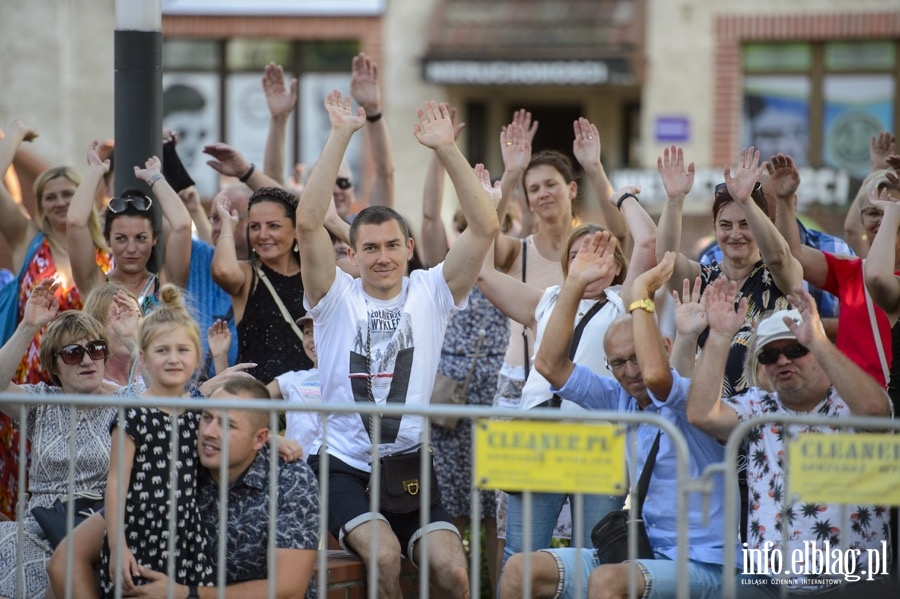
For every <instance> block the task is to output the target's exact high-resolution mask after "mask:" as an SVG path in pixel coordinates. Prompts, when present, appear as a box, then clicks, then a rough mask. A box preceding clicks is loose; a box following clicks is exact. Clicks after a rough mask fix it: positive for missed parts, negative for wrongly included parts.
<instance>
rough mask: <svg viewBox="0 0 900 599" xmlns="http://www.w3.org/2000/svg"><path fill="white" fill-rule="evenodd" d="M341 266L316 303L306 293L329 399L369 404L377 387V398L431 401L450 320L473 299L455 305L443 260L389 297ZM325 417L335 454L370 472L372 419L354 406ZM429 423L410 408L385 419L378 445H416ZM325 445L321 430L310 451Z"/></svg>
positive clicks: (391, 448) (325, 397)
mask: <svg viewBox="0 0 900 599" xmlns="http://www.w3.org/2000/svg"><path fill="white" fill-rule="evenodd" d="M335 271H336V274H335V279H334V283H333V284H332V285H331V288H330V289H329V290H328V293H326V294H325V296H324V297H322V299H321V300H319V303H318V304H317V305H316V307H315V308H310V306H309V300H308V298H304V306H305V307H306V308H307V310H309V314H310V315H311V316H312V317H313V322H314V323H315V328H314V335H315V342H316V352H317V354H318V356H319V372H320V373H321V379H322V398H323V399H322V401H323V403H325V404H332V403H333V404H344V405H347V404H353V403H354V402H358V403H361V404H364V405H366V404H369V403H370V398H369V396H370V394H371V396H372V398H373V399H374V401H375V402H376V403H377V404H385V403H388V404H398V403H399V404H406V405H409V406H418V405H426V404H427V403H428V401H429V400H430V398H431V390H432V388H433V387H434V377H435V374H436V373H437V367H438V362H439V360H440V356H441V344H442V343H443V341H444V334H445V333H446V331H447V323H448V322H449V321H450V317H451V316H453V314H455V313H456V312H457V311H458V310H460V309H462V308H465V306H466V302H467V298H463V300H462V301H461V302H460V304H459V305H454V303H453V295H452V294H451V292H450V287H449V286H448V285H447V282H446V281H445V280H444V274H443V263H442V264H438V265H437V266H435V267H434V268H431V269H429V270H417V271H414V272H413V273H412V275H411V276H410V277H404V278H403V288H402V290H401V292H400V294H399V295H397V297H395V298H392V299H390V300H387V301H384V300H377V299H375V298H372V297H370V296H368V295H367V294H366V293H365V292H364V291H363V288H362V280H361V279H354V278H353V277H351V276H350V275H348V274H346V273H345V272H343V271H341V270H340V269H337V268H336V269H335ZM369 373H371V376H370V374H369ZM370 385H371V388H370ZM326 417H327V419H328V441H327V445H328V450H329V453H331V454H332V455H334V456H336V457H338V458H339V459H341V460H343V461H344V462H346V463H347V464H349V465H350V466H353V467H354V468H358V469H360V470H364V471H366V472H368V471H370V470H371V466H370V465H369V460H370V459H371V451H372V443H373V440H372V439H371V438H370V436H369V432H368V429H369V426H370V423H369V422H368V419H364V418H363V417H362V416H361V415H359V414H354V413H346V414H342V413H332V414H328V415H327V416H326ZM423 422H424V419H423V418H422V417H421V416H411V415H405V416H403V417H402V418H399V419H396V418H382V420H381V439H380V442H379V451H381V452H382V454H387V453H393V452H396V451H400V450H403V449H407V448H409V447H412V446H413V445H416V444H417V443H419V442H420V441H421V433H422V425H423ZM323 444H324V443H323V439H322V438H321V437H320V438H318V439H316V441H315V442H314V443H313V446H312V448H311V449H310V452H311V454H313V455H314V454H316V453H317V452H318V451H319V448H320V447H321V446H322V445H323Z"/></svg>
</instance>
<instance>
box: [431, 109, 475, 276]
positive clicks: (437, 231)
mask: <svg viewBox="0 0 900 599" xmlns="http://www.w3.org/2000/svg"><path fill="white" fill-rule="evenodd" d="M450 120H451V121H453V138H454V139H459V135H460V133H462V130H463V129H464V128H465V126H466V124H465V123H459V122H457V119H456V108H454V107H452V106H451V107H450ZM446 173H447V171H445V170H444V165H443V164H441V161H440V159H439V158H438V157H437V154H434V155H432V157H431V160H429V161H428V170H427V171H426V172H425V187H424V189H423V191H422V243H421V244H420V247H421V248H422V255H423V257H424V259H425V264H427V265H428V266H434V265H435V264H437V263H439V262H441V261H442V260H443V259H444V258H446V257H447V251H448V250H449V249H450V243H449V242H448V241H447V230H446V229H445V228H444V221H443V219H442V218H441V205H442V204H443V202H444V176H445V175H446Z"/></svg>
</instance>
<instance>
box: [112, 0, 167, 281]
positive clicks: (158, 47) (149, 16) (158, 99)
mask: <svg viewBox="0 0 900 599" xmlns="http://www.w3.org/2000/svg"><path fill="white" fill-rule="evenodd" d="M115 141H116V148H115V152H116V159H115V177H116V179H115V193H116V195H121V194H122V192H123V191H124V190H126V189H129V188H137V189H141V190H143V191H144V193H146V194H150V189H149V188H148V187H147V186H146V185H145V184H144V183H143V182H141V181H138V180H137V178H136V177H135V176H134V167H135V166H136V165H139V166H140V167H141V168H143V166H144V162H146V161H147V159H148V158H150V157H151V156H159V158H160V159H162V9H161V5H160V0H116V31H115ZM152 209H153V220H154V226H155V228H156V230H157V231H162V214H161V212H160V208H159V202H154V204H153V207H152ZM157 247H158V246H157ZM157 258H158V256H157ZM157 264H158V260H157Z"/></svg>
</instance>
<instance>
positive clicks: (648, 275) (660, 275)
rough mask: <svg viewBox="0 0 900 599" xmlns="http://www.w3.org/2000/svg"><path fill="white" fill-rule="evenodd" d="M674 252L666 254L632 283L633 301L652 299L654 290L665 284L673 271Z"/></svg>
mask: <svg viewBox="0 0 900 599" xmlns="http://www.w3.org/2000/svg"><path fill="white" fill-rule="evenodd" d="M676 255H677V254H675V252H666V253H665V255H663V259H662V260H660V261H659V263H658V264H657V265H656V266H654V267H653V268H651V269H650V270H647V271H644V272H642V273H641V274H640V275H639V276H638V278H636V279H635V280H634V283H632V286H631V290H632V294H633V295H634V298H635V299H643V298H645V297H648V298H650V299H653V294H654V293H656V290H657V289H659V288H660V287H662V286H663V285H665V284H666V281H668V280H669V278H670V277H671V276H672V271H673V270H674V269H675V257H676Z"/></svg>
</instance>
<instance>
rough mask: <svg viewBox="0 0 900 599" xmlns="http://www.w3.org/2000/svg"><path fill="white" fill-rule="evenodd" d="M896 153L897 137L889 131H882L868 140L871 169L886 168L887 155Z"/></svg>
mask: <svg viewBox="0 0 900 599" xmlns="http://www.w3.org/2000/svg"><path fill="white" fill-rule="evenodd" d="M896 153H897V139H896V138H895V137H894V136H893V135H892V134H891V132H890V131H882V132H881V133H879V134H878V135H873V136H872V138H871V139H870V140H869V160H870V161H871V162H872V170H879V169H883V168H888V161H887V158H888V156H890V155H892V154H896Z"/></svg>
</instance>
